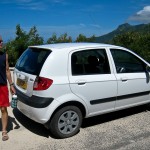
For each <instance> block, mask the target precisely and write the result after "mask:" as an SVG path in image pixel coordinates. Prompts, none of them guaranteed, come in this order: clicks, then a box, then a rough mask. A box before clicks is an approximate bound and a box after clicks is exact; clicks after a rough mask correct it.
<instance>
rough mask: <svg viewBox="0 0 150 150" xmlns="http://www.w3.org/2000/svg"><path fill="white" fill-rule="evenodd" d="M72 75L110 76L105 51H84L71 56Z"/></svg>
mask: <svg viewBox="0 0 150 150" xmlns="http://www.w3.org/2000/svg"><path fill="white" fill-rule="evenodd" d="M71 67H72V75H91V74H109V73H110V68H109V63H108V58H107V55H106V51H105V49H99V50H97V49H95V50H83V51H78V52H75V53H73V54H72V56H71Z"/></svg>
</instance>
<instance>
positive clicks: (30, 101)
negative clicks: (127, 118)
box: [14, 43, 150, 138]
mask: <svg viewBox="0 0 150 150" xmlns="http://www.w3.org/2000/svg"><path fill="white" fill-rule="evenodd" d="M149 68H150V65H149V63H148V62H146V61H145V60H143V59H142V58H141V57H140V56H138V55H137V54H135V53H133V52H132V51H130V50H128V49H126V48H123V47H120V46H114V45H107V44H98V43H61V44H49V45H40V46H29V47H28V49H27V50H26V51H25V52H24V53H23V54H22V55H21V57H20V58H19V59H18V61H17V63H16V66H15V70H14V82H15V88H16V91H17V96H18V100H19V101H18V106H17V107H18V109H19V110H20V111H21V112H22V113H23V114H24V115H26V116H27V117H29V118H30V119H32V120H34V121H36V122H38V123H41V124H44V125H45V127H47V128H48V129H49V130H50V131H51V133H52V134H53V135H54V136H55V137H56V138H67V137H71V136H73V135H75V134H76V133H77V132H78V131H79V129H80V126H81V124H82V119H83V118H87V117H92V116H96V115H100V114H104V113H108V112H113V111H116V110H121V109H125V108H129V107H133V106H137V105H142V104H146V103H150V74H149V70H150V69H149Z"/></svg>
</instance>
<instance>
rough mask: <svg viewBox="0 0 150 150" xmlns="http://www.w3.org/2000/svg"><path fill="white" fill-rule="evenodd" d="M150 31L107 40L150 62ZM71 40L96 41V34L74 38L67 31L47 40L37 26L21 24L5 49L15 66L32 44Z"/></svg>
mask: <svg viewBox="0 0 150 150" xmlns="http://www.w3.org/2000/svg"><path fill="white" fill-rule="evenodd" d="M149 41H150V31H147V32H146V33H144V34H141V33H139V32H135V31H131V32H126V33H123V34H119V35H117V36H114V38H113V39H112V40H111V41H109V42H107V44H114V45H118V46H123V47H126V48H128V49H130V50H133V51H134V52H136V53H137V54H139V55H140V56H142V57H143V58H144V59H145V60H147V61H149V62H150V42H149ZM69 42H95V36H94V35H93V36H91V37H86V36H85V35H83V34H79V35H78V37H77V38H76V40H74V41H73V40H72V37H71V36H68V34H67V33H64V34H62V35H60V36H59V37H58V36H57V35H56V34H55V33H54V34H53V35H52V36H51V37H49V38H48V40H47V41H46V42H45V41H44V39H43V37H41V36H40V35H39V34H38V31H37V29H36V27H35V26H33V27H32V28H31V29H30V30H29V32H26V31H24V30H23V29H22V28H21V27H20V25H17V26H16V37H15V39H13V40H10V41H8V42H7V43H6V44H5V46H4V51H7V52H8V54H9V62H10V66H11V67H13V66H15V64H16V61H17V59H18V58H19V56H20V55H21V54H22V53H23V52H24V51H25V50H26V48H27V47H28V46H30V45H41V44H52V43H69Z"/></svg>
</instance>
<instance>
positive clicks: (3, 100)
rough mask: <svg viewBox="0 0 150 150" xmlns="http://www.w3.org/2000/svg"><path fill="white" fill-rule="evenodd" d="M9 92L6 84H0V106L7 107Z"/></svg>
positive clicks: (8, 104)
mask: <svg viewBox="0 0 150 150" xmlns="http://www.w3.org/2000/svg"><path fill="white" fill-rule="evenodd" d="M9 106H10V103H9V92H8V87H7V85H0V107H9Z"/></svg>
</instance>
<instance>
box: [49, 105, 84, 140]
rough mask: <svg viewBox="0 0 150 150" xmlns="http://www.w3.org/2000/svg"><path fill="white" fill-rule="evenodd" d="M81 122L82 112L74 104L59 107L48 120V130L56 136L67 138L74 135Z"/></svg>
mask: <svg viewBox="0 0 150 150" xmlns="http://www.w3.org/2000/svg"><path fill="white" fill-rule="evenodd" d="M81 124H82V113H81V111H80V109H79V108H78V107H76V106H65V107H63V108H61V109H59V110H58V111H57V112H56V113H55V114H54V116H53V117H52V120H51V122H50V128H49V129H50V132H51V133H52V134H53V135H54V136H55V137H56V138H61V139H62V138H68V137H71V136H73V135H75V134H76V133H77V132H78V131H79V129H80V127H81Z"/></svg>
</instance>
